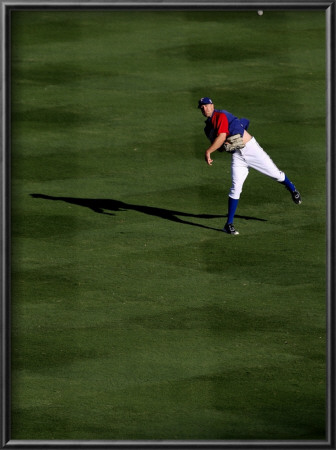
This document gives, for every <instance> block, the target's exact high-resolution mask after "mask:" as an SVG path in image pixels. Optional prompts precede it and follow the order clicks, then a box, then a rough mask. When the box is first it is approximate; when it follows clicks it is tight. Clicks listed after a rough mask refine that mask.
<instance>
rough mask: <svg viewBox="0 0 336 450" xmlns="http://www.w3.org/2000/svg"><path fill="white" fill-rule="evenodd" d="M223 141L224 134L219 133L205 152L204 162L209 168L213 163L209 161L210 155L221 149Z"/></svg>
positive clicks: (224, 138)
mask: <svg viewBox="0 0 336 450" xmlns="http://www.w3.org/2000/svg"><path fill="white" fill-rule="evenodd" d="M225 140H226V133H219V135H218V136H217V137H216V139H215V140H214V141H213V143H212V144H211V145H210V147H209V148H208V149H207V150H206V151H205V161H206V162H207V164H208V165H209V166H211V165H212V162H213V160H212V159H211V153H213V152H215V151H216V150H218V149H219V148H221V147H222V145H223V144H224V142H225Z"/></svg>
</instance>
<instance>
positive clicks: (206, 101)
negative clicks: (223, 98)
mask: <svg viewBox="0 0 336 450" xmlns="http://www.w3.org/2000/svg"><path fill="white" fill-rule="evenodd" d="M209 103H210V104H211V105H212V104H213V103H212V100H211V98H209V97H202V98H201V99H200V100H198V107H199V108H200V107H201V106H202V105H209Z"/></svg>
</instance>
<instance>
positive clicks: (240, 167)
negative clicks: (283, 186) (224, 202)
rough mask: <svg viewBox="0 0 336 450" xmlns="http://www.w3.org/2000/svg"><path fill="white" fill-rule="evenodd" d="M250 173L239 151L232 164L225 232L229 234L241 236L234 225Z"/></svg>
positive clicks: (233, 157) (233, 156) (235, 154)
mask: <svg viewBox="0 0 336 450" xmlns="http://www.w3.org/2000/svg"><path fill="white" fill-rule="evenodd" d="M248 173H249V169H248V166H247V164H246V162H245V160H244V158H243V157H242V155H241V152H239V151H237V152H236V153H234V154H233V155H232V163H231V182H232V184H231V189H230V192H229V200H228V218H227V221H226V224H225V225H224V228H223V231H224V232H225V233H228V234H239V233H238V231H237V230H236V229H235V227H234V225H233V221H234V216H235V213H236V209H237V206H238V202H239V198H240V194H241V192H242V190H243V185H244V182H245V180H246V177H247V175H248Z"/></svg>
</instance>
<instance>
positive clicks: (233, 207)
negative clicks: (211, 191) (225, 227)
mask: <svg viewBox="0 0 336 450" xmlns="http://www.w3.org/2000/svg"><path fill="white" fill-rule="evenodd" d="M238 202H239V200H238V199H235V198H231V197H229V206H228V219H227V223H233V218H234V215H235V212H236V209H237V206H238Z"/></svg>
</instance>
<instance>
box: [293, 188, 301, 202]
mask: <svg viewBox="0 0 336 450" xmlns="http://www.w3.org/2000/svg"><path fill="white" fill-rule="evenodd" d="M291 194H292V199H293V202H294V203H296V204H297V205H300V203H302V200H301V195H300V192H299V191H297V190H295V191H293V192H291Z"/></svg>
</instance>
